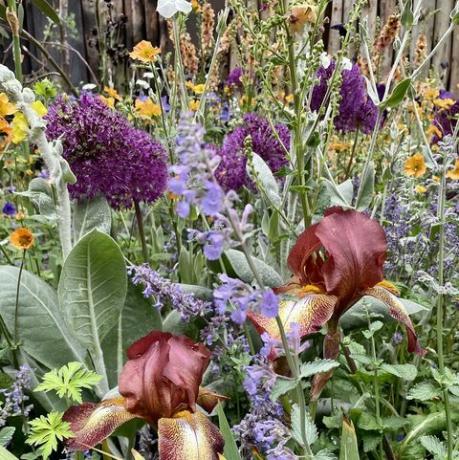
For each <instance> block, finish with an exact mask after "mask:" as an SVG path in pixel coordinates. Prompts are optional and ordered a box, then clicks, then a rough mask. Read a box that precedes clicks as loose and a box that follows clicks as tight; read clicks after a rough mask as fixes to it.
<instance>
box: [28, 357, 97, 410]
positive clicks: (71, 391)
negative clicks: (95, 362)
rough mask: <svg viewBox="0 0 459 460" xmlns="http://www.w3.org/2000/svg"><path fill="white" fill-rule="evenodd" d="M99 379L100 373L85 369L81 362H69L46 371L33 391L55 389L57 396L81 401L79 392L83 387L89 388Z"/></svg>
mask: <svg viewBox="0 0 459 460" xmlns="http://www.w3.org/2000/svg"><path fill="white" fill-rule="evenodd" d="M100 379H101V376H100V375H97V374H96V373H95V372H93V371H90V370H87V369H85V368H84V367H83V364H82V363H79V362H71V363H68V364H67V365H65V366H62V367H61V368H60V369H52V370H51V371H50V372H47V373H46V374H45V375H44V376H43V379H42V383H40V385H38V386H37V387H36V388H35V390H34V391H44V392H48V391H52V390H53V391H55V392H56V393H57V395H58V396H59V398H64V397H67V398H69V399H71V400H72V401H74V402H77V403H80V404H81V403H82V402H83V399H82V398H81V392H82V391H83V389H84V388H87V389H91V388H92V387H93V386H95V385H96V384H97V383H98V382H99V381H100Z"/></svg>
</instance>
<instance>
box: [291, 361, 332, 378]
mask: <svg viewBox="0 0 459 460" xmlns="http://www.w3.org/2000/svg"><path fill="white" fill-rule="evenodd" d="M336 367H339V363H338V362H337V361H334V360H332V359H317V360H316V361H312V362H310V363H303V364H302V365H301V367H300V377H301V378H302V379H304V378H307V377H311V376H312V375H315V374H320V373H323V372H328V371H331V370H332V369H335V368H336Z"/></svg>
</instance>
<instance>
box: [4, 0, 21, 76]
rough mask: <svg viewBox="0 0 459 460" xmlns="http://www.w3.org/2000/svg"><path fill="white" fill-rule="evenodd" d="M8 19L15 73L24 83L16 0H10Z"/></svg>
mask: <svg viewBox="0 0 459 460" xmlns="http://www.w3.org/2000/svg"><path fill="white" fill-rule="evenodd" d="M8 10H9V11H8V12H7V20H8V24H9V25H10V28H11V35H12V38H13V60H14V73H15V75H16V79H17V80H19V82H20V83H22V80H23V75H22V55H21V40H20V38H19V28H20V25H19V19H18V9H17V5H16V0H8Z"/></svg>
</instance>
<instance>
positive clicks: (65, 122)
mask: <svg viewBox="0 0 459 460" xmlns="http://www.w3.org/2000/svg"><path fill="white" fill-rule="evenodd" d="M46 120H47V123H48V125H47V130H46V133H47V135H48V137H49V138H51V139H59V138H60V139H62V144H63V148H64V157H65V159H66V160H67V161H68V162H69V164H70V167H71V169H72V171H73V173H74V174H75V175H76V177H77V182H76V184H74V185H71V186H69V190H70V193H71V196H72V198H75V199H82V198H93V197H94V196H96V195H98V194H102V195H104V196H105V197H106V198H107V200H108V202H109V203H110V205H111V206H112V207H113V208H116V209H117V208H120V207H126V208H129V207H131V206H132V205H133V203H134V201H138V202H140V201H144V202H149V203H151V202H153V201H155V200H156V199H157V198H158V197H159V196H160V195H161V194H162V193H163V192H164V190H165V188H166V182H167V165H166V151H165V149H164V147H163V146H162V145H161V144H160V143H159V142H157V141H156V140H154V139H153V138H152V137H151V136H150V135H149V134H148V133H146V132H145V131H142V130H140V129H136V128H135V127H134V126H132V125H131V124H130V123H129V121H128V120H127V119H126V118H124V117H123V116H122V115H121V114H120V113H118V112H116V111H115V110H112V109H110V108H109V107H108V106H106V105H105V104H104V103H103V102H102V101H101V100H100V99H99V98H98V97H97V96H95V95H93V94H90V93H83V94H82V95H81V96H80V98H79V99H75V98H69V97H66V96H64V97H60V98H58V99H57V100H56V102H55V103H54V104H53V105H52V106H51V107H50V108H49V112H48V114H47V116H46Z"/></svg>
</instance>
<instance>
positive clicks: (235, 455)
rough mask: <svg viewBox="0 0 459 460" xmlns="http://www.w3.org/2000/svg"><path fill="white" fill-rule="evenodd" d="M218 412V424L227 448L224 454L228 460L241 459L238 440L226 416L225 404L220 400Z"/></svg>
mask: <svg viewBox="0 0 459 460" xmlns="http://www.w3.org/2000/svg"><path fill="white" fill-rule="evenodd" d="M217 414H218V425H219V427H220V431H221V433H222V436H223V439H224V440H225V448H224V449H225V450H224V451H223V454H224V456H225V458H226V460H241V456H240V454H239V450H238V448H237V445H236V441H235V440H234V436H233V433H232V431H231V428H230V426H229V423H228V420H227V418H226V415H225V411H224V410H223V406H222V405H221V403H220V402H219V403H218V404H217Z"/></svg>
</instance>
